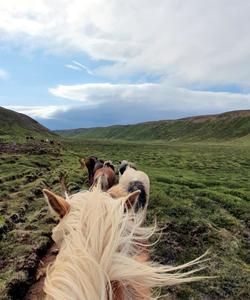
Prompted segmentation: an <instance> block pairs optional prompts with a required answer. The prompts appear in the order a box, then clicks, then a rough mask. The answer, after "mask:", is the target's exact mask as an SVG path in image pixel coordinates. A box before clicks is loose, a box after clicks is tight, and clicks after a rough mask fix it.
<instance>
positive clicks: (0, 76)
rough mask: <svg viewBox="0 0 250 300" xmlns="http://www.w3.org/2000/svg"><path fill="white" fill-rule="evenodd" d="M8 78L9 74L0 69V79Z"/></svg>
mask: <svg viewBox="0 0 250 300" xmlns="http://www.w3.org/2000/svg"><path fill="white" fill-rule="evenodd" d="M7 78H9V73H8V72H7V71H5V70H3V69H0V79H7Z"/></svg>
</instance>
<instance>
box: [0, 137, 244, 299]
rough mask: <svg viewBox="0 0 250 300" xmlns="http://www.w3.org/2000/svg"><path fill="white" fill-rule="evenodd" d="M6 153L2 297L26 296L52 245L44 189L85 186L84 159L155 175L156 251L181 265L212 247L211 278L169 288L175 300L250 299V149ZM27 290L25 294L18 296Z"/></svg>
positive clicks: (151, 214)
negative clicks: (129, 165) (130, 165)
mask: <svg viewBox="0 0 250 300" xmlns="http://www.w3.org/2000/svg"><path fill="white" fill-rule="evenodd" d="M52 150H53V149H50V148H48V149H47V152H46V153H43V154H36V153H33V154H30V155H26V154H22V155H21V154H19V155H17V154H11V155H10V154H6V153H5V154H2V155H1V156H0V168H1V174H0V211H1V214H0V236H1V240H0V268H1V275H0V298H1V299H22V297H23V295H24V293H25V290H26V288H27V286H28V285H29V284H31V283H32V281H33V280H34V273H35V270H36V267H37V265H38V262H39V257H41V255H43V254H44V253H45V252H46V249H47V248H48V247H49V245H50V244H51V240H50V237H49V236H50V231H51V228H52V227H53V226H54V225H55V220H54V219H53V218H52V217H51V216H50V214H49V212H48V209H47V207H46V204H45V201H44V200H43V197H42V194H41V188H42V187H44V186H48V187H50V188H51V189H53V191H55V192H60V187H59V178H60V174H61V173H62V172H63V173H64V172H66V173H67V174H68V176H67V183H68V187H69V190H70V191H71V192H72V193H73V192H76V191H78V190H80V189H83V188H86V187H85V184H84V182H85V180H86V178H87V174H86V172H84V171H83V170H81V169H80V164H79V162H78V159H79V157H83V156H88V155H96V156H98V157H100V158H103V159H111V160H113V161H114V162H115V163H117V162H118V161H119V160H122V159H128V160H131V161H134V162H136V163H137V165H138V166H139V168H140V169H142V170H144V171H145V172H147V173H148V174H149V176H150V179H151V197H150V205H149V211H148V221H149V222H151V221H153V220H154V218H155V217H156V218H157V221H158V224H159V226H160V227H162V228H163V232H162V235H161V238H160V241H159V243H158V244H157V245H156V246H155V249H154V251H153V252H152V256H153V257H154V258H155V259H157V260H159V261H161V262H164V263H167V264H178V263H182V262H186V261H188V260H190V259H193V258H195V257H197V256H198V255H201V254H203V253H204V252H205V251H206V250H207V249H210V253H211V254H210V257H211V260H210V262H209V263H208V267H207V268H206V269H205V270H204V271H202V274H205V275H212V276H217V277H216V278H214V279H210V280H206V281H204V282H199V283H194V284H187V285H183V286H179V287H174V288H171V289H167V290H163V291H162V293H165V294H167V295H168V297H169V298H168V299H232V300H233V299H244V300H245V299H250V289H249V286H250V266H249V264H250V250H249V249H250V244H249V243H250V242H249V240H250V230H249V227H250V221H249V220H250V202H249V201H250V191H249V186H250V152H249V150H250V147H248V146H233V145H209V144H203V145H202V144H200V145H199V144H196V145H191V144H190V145H188V144H179V145H167V144H163V143H162V144H156V143H155V144H149V143H147V144H143V143H133V142H129V143H125V142H123V143H122V142H117V141H116V142H112V141H109V142H103V141H74V140H72V141H70V142H65V143H64V144H63V147H61V148H59V149H58V151H60V154H58V152H53V151H52ZM17 295H19V296H17Z"/></svg>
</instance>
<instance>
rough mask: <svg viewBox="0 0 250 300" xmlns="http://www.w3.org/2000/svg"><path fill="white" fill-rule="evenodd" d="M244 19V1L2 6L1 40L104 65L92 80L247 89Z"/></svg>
mask: <svg viewBox="0 0 250 300" xmlns="http://www.w3.org/2000/svg"><path fill="white" fill-rule="evenodd" d="M249 15H250V4H249V1H248V0H238V1H235V0H220V1H218V0H210V1H200V0H187V1H176V0H156V1H152V0H137V1H134V0H127V1H123V0H86V1H82V0H72V1H68V0H61V1H58V0H51V1H46V0H37V1H30V0H22V1H19V0H8V1H0V41H2V42H6V40H7V41H8V42H13V43H15V45H21V46H23V47H25V49H27V48H31V49H33V48H34V47H39V48H41V47H42V48H44V49H47V51H53V52H61V51H70V52H72V51H73V52H78V53H79V51H82V52H84V53H87V54H88V55H89V56H90V57H92V58H93V59H96V60H110V61H113V62H114V64H113V65H107V66H106V67H102V68H99V69H97V70H95V73H96V72H99V74H103V75H109V76H111V77H114V76H117V77H119V76H121V77H124V76H126V75H129V74H135V73H148V74H153V75H160V76H162V77H163V78H164V79H166V80H168V82H169V83H171V84H175V85H176V84H177V85H179V86H187V85H189V84H199V85H201V86H206V85H229V84H235V85H240V86H248V87H249V82H250V72H249V64H250V55H249V49H250V35H249V28H250V18H249Z"/></svg>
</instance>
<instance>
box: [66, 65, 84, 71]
mask: <svg viewBox="0 0 250 300" xmlns="http://www.w3.org/2000/svg"><path fill="white" fill-rule="evenodd" d="M65 67H66V68H68V69H72V70H74V71H82V69H81V68H79V67H77V66H75V65H71V64H67V65H65Z"/></svg>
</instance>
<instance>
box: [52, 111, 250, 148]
mask: <svg viewBox="0 0 250 300" xmlns="http://www.w3.org/2000/svg"><path fill="white" fill-rule="evenodd" d="M249 128H250V110H245V111H232V112H227V113H223V114H219V115H208V116H197V117H190V118H184V119H179V120H171V121H167V120H165V121H155V122H146V123H139V124H135V125H115V126H109V127H97V128H87V129H86V128H83V129H81V128H80V129H72V130H61V131H57V133H58V134H60V135H62V136H64V137H69V138H80V139H82V138H85V139H112V140H114V139H115V140H132V141H133V140H134V141H135V140H140V141H145V140H147V141H152V140H162V141H165V142H166V141H168V142H183V141H185V142H200V141H210V142H225V141H230V142H231V141H232V140H235V142H237V143H239V142H240V143H248V144H249V142H250V129H249Z"/></svg>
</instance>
